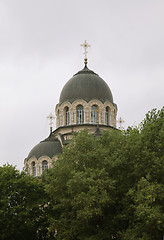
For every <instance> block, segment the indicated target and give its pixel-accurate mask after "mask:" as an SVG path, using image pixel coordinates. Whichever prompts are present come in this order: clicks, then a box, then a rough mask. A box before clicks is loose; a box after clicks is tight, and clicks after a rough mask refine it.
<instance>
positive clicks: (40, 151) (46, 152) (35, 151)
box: [27, 135, 62, 159]
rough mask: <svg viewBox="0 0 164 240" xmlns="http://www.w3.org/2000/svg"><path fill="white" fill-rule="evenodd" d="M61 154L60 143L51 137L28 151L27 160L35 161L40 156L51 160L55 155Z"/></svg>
mask: <svg viewBox="0 0 164 240" xmlns="http://www.w3.org/2000/svg"><path fill="white" fill-rule="evenodd" d="M61 152H62V146H61V143H60V141H59V140H58V139H57V138H54V137H53V136H51V135H50V136H49V137H48V138H46V139H45V140H44V141H41V142H40V143H39V144H37V145H36V146H35V147H34V148H32V150H31V151H30V153H29V155H28V157H27V159H30V158H31V157H36V158H37V159H38V158H39V157H41V156H48V157H50V158H53V157H54V156H56V155H57V154H59V153H61Z"/></svg>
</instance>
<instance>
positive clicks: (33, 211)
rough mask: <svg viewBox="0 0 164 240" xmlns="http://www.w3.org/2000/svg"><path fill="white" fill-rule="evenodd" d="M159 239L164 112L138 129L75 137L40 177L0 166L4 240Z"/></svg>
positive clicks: (163, 219) (163, 208) (163, 221)
mask: <svg viewBox="0 0 164 240" xmlns="http://www.w3.org/2000/svg"><path fill="white" fill-rule="evenodd" d="M163 236H164V108H162V109H161V110H159V111H157V110H155V109H154V110H152V111H150V112H148V113H147V114H146V117H145V119H144V120H143V122H142V123H141V124H140V125H139V127H134V128H130V127H129V128H128V129H127V130H125V131H120V130H117V129H111V130H110V131H104V132H103V133H102V136H99V137H97V136H95V135H94V134H93V135H91V134H88V132H87V131H83V132H80V133H79V134H76V135H75V136H74V137H73V139H72V140H71V141H70V143H69V145H67V146H66V147H64V148H63V153H62V154H60V155H59V157H58V159H57V161H56V162H54V165H53V167H52V168H51V169H49V170H48V171H45V172H44V173H43V175H42V177H41V178H34V177H31V176H29V175H27V174H26V173H25V172H23V171H22V172H19V171H18V170H16V169H15V167H13V166H10V165H5V166H3V167H0V239H2V240H15V239H16V240H22V239H24V240H26V239H28V240H29V239H33V240H44V239H45V240H52V239H56V240H113V239H116V240H125V239H126V240H136V239H137V240H156V239H159V240H160V239H161V240H162V239H163Z"/></svg>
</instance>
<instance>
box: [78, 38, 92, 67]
mask: <svg viewBox="0 0 164 240" xmlns="http://www.w3.org/2000/svg"><path fill="white" fill-rule="evenodd" d="M80 46H81V47H83V48H84V56H85V58H84V64H85V65H86V64H87V53H88V52H87V49H88V48H89V47H90V46H91V45H89V44H88V43H87V41H86V40H85V41H84V43H83V44H81V45H80Z"/></svg>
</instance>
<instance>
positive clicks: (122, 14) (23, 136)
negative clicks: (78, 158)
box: [0, 0, 164, 169]
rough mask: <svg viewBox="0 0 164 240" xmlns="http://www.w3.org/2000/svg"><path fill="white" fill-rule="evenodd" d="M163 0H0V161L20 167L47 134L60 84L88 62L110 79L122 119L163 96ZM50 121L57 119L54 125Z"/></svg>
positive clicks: (131, 118) (136, 118)
mask: <svg viewBox="0 0 164 240" xmlns="http://www.w3.org/2000/svg"><path fill="white" fill-rule="evenodd" d="M163 13H164V1H163V0H155V1H154V0H137V1H136V0H113V1H112V0H101V1H100V0H83V1H79V0H69V1H67V0H47V1H45V0H28V1H27V0H1V1H0V114H1V118H0V132H1V138H0V154H1V160H0V165H3V164H4V163H6V162H9V163H10V164H13V165H17V167H18V169H22V167H23V161H24V158H25V157H27V155H28V153H29V151H30V150H31V148H32V147H34V145H36V144H37V143H39V142H40V141H41V140H43V139H44V138H46V137H47V136H48V134H49V125H48V120H47V118H46V117H47V115H48V114H49V113H50V112H53V111H54V108H55V106H56V104H57V103H58V100H59V95H60V92H61V90H62V87H63V86H64V84H65V83H66V81H68V80H69V79H70V78H71V77H72V75H73V74H75V73H76V72H77V71H79V70H81V69H82V68H83V49H82V48H81V47H80V44H81V43H83V42H84V40H85V39H86V40H87V41H88V42H89V44H91V48H90V49H89V54H88V59H89V64H88V67H89V68H90V69H92V70H94V71H95V72H96V73H98V74H99V75H100V76H101V77H102V78H103V79H104V80H105V81H106V82H107V84H108V85H109V87H110V89H111V91H112V93H113V97H114V102H115V103H116V104H117V106H118V110H119V111H118V118H119V117H120V116H121V117H122V118H123V119H124V121H125V124H124V127H125V128H126V127H127V126H128V125H130V126H132V125H138V124H139V123H140V122H141V121H142V120H143V118H144V116H145V114H146V112H147V111H149V110H151V109H152V108H158V109H161V107H162V106H163V103H164V94H163V92H164V14H163ZM54 128H55V126H54Z"/></svg>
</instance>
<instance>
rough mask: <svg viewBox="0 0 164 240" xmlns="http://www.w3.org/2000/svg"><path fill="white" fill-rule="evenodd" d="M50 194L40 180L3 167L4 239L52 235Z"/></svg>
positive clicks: (0, 208)
mask: <svg viewBox="0 0 164 240" xmlns="http://www.w3.org/2000/svg"><path fill="white" fill-rule="evenodd" d="M46 203H47V195H46V194H45V191H44V188H43V184H42V183H41V181H40V180H38V179H35V178H33V177H30V176H28V175H26V173H24V172H21V173H20V172H19V171H18V170H16V169H15V167H12V166H10V165H5V166H3V167H0V239H1V240H14V239H16V240H19V239H20V240H22V239H24V240H26V239H28V240H29V239H33V240H35V239H48V238H47V233H48V231H47V217H46V214H45V213H46V212H47V208H46V205H45V204H46Z"/></svg>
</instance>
